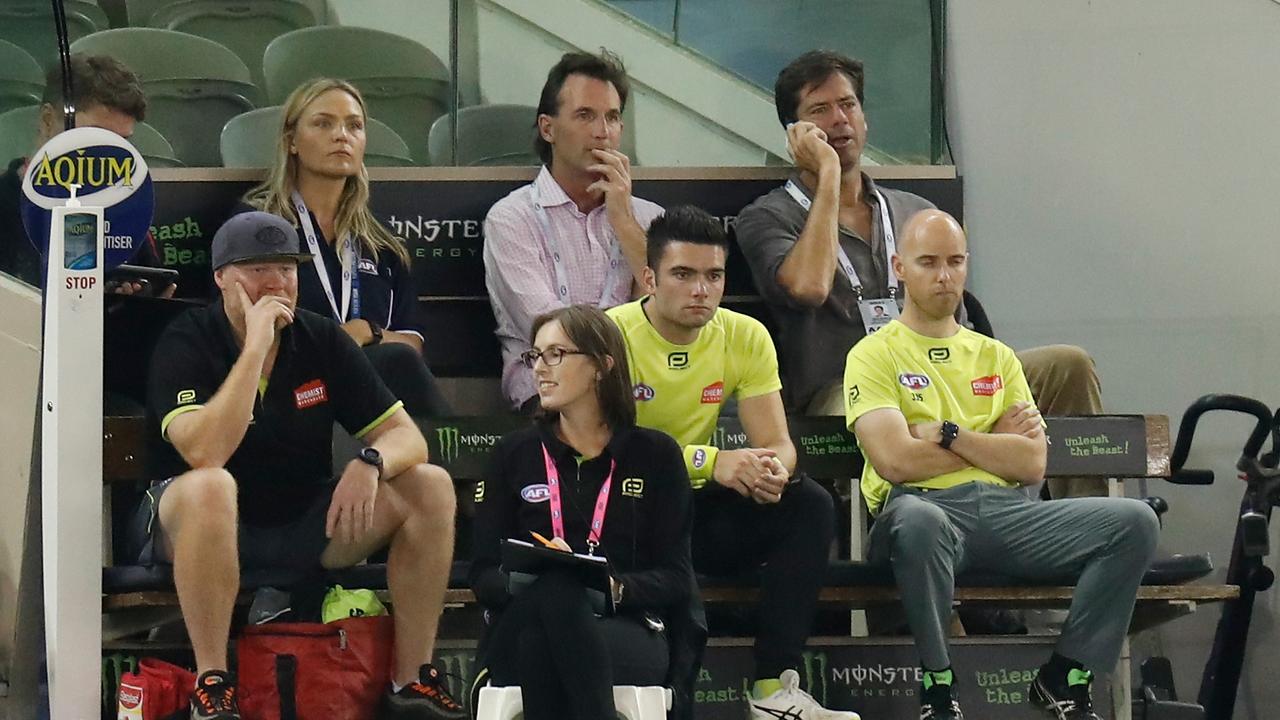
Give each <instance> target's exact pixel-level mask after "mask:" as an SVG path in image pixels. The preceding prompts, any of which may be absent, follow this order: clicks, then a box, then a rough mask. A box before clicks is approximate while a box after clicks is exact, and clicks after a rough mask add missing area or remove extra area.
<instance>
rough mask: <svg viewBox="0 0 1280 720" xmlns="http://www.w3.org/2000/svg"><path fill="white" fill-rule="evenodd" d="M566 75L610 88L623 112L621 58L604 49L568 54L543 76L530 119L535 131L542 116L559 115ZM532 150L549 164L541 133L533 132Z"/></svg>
mask: <svg viewBox="0 0 1280 720" xmlns="http://www.w3.org/2000/svg"><path fill="white" fill-rule="evenodd" d="M570 75H586V76H587V77H590V78H595V79H596V80H602V81H604V82H607V83H612V84H613V89H614V90H617V91H618V100H619V102H620V103H621V109H622V110H626V109H627V95H629V94H630V93H631V83H630V82H628V80H627V69H626V68H625V67H623V65H622V58H620V57H618V56H617V55H614V54H613V53H611V52H609V51H608V50H606V49H604V48H600V53H599V54H598V55H597V54H595V53H586V52H571V53H565V54H564V55H562V56H561V57H560V62H558V63H556V64H555V66H554V67H552V68H551V72H549V73H547V81H546V83H544V84H543V85H542V97H540V98H538V112H537V114H536V115H534V116H533V124H534V128H535V130H536V128H537V125H538V118H539V117H541V116H543V115H552V116H554V115H556V114H557V113H559V112H560V89H561V88H563V87H564V81H565V80H568V79H569V76H570ZM533 147H534V149H535V150H537V151H538V157H540V158H542V162H544V163H546V164H547V165H550V164H551V143H549V142H547V141H546V140H543V139H542V133H540V132H535V133H534V140H533Z"/></svg>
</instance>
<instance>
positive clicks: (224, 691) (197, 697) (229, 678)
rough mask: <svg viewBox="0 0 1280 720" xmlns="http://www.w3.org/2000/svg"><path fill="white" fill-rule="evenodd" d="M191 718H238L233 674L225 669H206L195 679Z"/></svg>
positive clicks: (197, 719) (196, 719)
mask: <svg viewBox="0 0 1280 720" xmlns="http://www.w3.org/2000/svg"><path fill="white" fill-rule="evenodd" d="M191 720H240V708H239V706H237V705H236V678H235V676H234V675H232V674H231V673H229V672H227V671H226V670H207V671H205V673H204V674H202V675H201V676H200V678H199V679H197V680H196V690H195V692H194V693H192V694H191Z"/></svg>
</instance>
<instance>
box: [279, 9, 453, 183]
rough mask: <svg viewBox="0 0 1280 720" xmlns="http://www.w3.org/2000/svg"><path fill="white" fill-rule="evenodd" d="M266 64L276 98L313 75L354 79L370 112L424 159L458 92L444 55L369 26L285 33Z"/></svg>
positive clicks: (281, 96) (418, 156)
mask: <svg viewBox="0 0 1280 720" xmlns="http://www.w3.org/2000/svg"><path fill="white" fill-rule="evenodd" d="M262 69H263V73H264V74H265V76H266V79H267V88H266V89H267V96H268V97H269V98H270V99H271V101H272V102H274V103H283V102H284V100H285V98H286V97H288V95H289V93H291V92H293V90H294V89H295V88H297V87H298V86H299V85H301V84H303V83H304V82H306V81H307V80H310V79H312V78H316V77H338V78H344V79H346V80H349V81H351V82H352V83H353V84H354V85H355V86H356V87H358V88H360V92H361V93H362V94H363V95H364V97H365V102H366V103H367V104H368V106H369V114H370V115H371V116H373V117H376V118H378V119H380V120H382V121H383V122H384V123H386V124H387V125H390V126H391V128H392V129H393V130H395V131H396V133H398V134H399V135H400V137H401V138H403V139H404V141H405V143H407V144H408V146H409V151H410V153H412V156H413V158H414V159H415V160H417V161H419V162H421V163H425V162H427V158H428V152H427V132H428V129H429V128H430V127H431V123H432V122H433V121H434V120H435V119H436V118H438V117H440V116H441V115H443V114H444V113H445V112H446V111H447V110H448V108H449V104H450V99H451V96H452V91H451V86H450V79H449V69H448V67H446V66H445V64H444V63H443V62H442V61H441V60H440V58H438V57H436V56H435V54H433V53H432V52H431V51H430V50H428V49H427V48H426V47H424V46H423V45H421V44H420V43H417V42H415V41H413V40H410V39H409V38H406V37H402V36H400V35H395V34H393V33H388V32H382V31H380V30H370V29H367V28H353V27H332V26H330V27H313V28H306V29H304V30H295V31H294V32H291V33H289V34H287V35H281V36H280V37H278V38H276V39H275V40H272V41H271V44H270V45H268V46H267V51H266V53H265V54H264V55H263V58H262Z"/></svg>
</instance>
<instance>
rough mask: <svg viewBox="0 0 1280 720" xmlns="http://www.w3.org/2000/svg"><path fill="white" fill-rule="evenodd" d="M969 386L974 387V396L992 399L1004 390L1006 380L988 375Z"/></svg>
mask: <svg viewBox="0 0 1280 720" xmlns="http://www.w3.org/2000/svg"><path fill="white" fill-rule="evenodd" d="M969 385H971V386H972V387H973V394H974V395H985V396H987V397H991V396H992V395H995V394H996V391H997V390H1001V389H1003V388H1004V380H1002V379H1000V376H999V375H988V376H986V377H980V378H974V379H973V380H972V381H970V383H969Z"/></svg>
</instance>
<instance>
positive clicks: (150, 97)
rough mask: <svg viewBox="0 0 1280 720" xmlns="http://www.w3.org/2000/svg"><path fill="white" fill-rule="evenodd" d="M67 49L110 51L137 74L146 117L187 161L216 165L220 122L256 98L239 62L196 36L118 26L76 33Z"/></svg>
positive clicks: (249, 106)
mask: <svg viewBox="0 0 1280 720" xmlns="http://www.w3.org/2000/svg"><path fill="white" fill-rule="evenodd" d="M71 49H72V50H73V51H75V52H87V53H93V54H101V55H111V56H112V57H115V58H116V59H118V60H120V61H121V62H123V63H124V64H125V65H127V66H129V68H131V69H132V70H133V71H134V72H135V73H137V74H138V77H139V78H141V80H142V87H143V90H144V91H145V92H146V94H147V105H148V108H147V119H148V120H149V121H150V122H151V124H152V125H154V126H155V127H156V129H157V130H159V131H160V132H161V133H162V134H163V135H164V136H165V137H166V138H168V139H169V142H170V143H172V144H173V149H174V151H175V153H176V154H177V159H178V160H181V161H182V162H183V163H184V164H186V165H189V166H193V167H208V166H216V165H218V163H219V162H220V160H221V157H220V155H219V153H218V138H219V136H220V135H221V134H222V126H224V125H226V124H227V121H228V120H230V119H231V118H233V117H235V116H236V115H239V114H240V113H243V112H245V111H248V110H252V109H253V108H254V107H255V106H256V105H257V104H258V102H259V101H260V93H259V91H258V88H257V87H256V86H255V85H254V84H253V82H252V80H251V79H250V75H249V68H247V67H245V64H244V62H242V61H241V60H240V58H238V57H236V54H235V53H233V52H231V51H230V50H228V49H227V48H225V47H223V46H221V45H219V44H218V43H216V42H213V41H212V40H207V39H205V38H202V37H196V36H195V35H189V34H187V33H180V32H175V31H173V30H158V29H153V28H121V29H119V30H107V31H105V32H100V33H95V34H93V35H90V36H88V37H84V38H81V39H80V40H77V41H76V42H74V43H72V45H71Z"/></svg>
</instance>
